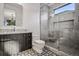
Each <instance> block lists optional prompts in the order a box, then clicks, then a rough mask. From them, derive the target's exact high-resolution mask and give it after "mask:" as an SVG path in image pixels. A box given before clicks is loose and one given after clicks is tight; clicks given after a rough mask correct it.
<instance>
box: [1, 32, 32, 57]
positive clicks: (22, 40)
mask: <svg viewBox="0 0 79 59" xmlns="http://www.w3.org/2000/svg"><path fill="white" fill-rule="evenodd" d="M30 48H32V33H31V32H26V33H25V32H22V33H21V32H13V33H0V51H1V52H0V55H3V56H5V55H13V54H17V53H18V52H21V51H24V50H27V49H30Z"/></svg>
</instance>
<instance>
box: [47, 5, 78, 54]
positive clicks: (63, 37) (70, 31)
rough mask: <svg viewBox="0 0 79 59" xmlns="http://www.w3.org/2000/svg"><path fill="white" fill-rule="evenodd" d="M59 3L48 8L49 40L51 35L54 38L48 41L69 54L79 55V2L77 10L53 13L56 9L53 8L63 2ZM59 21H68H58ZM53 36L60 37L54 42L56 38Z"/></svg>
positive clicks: (76, 6)
mask: <svg viewBox="0 0 79 59" xmlns="http://www.w3.org/2000/svg"><path fill="white" fill-rule="evenodd" d="M57 5H58V6H56V4H55V5H54V6H55V7H49V8H48V9H49V12H48V14H49V15H48V25H49V26H48V28H49V29H48V34H49V35H48V40H49V39H50V37H51V38H52V39H51V41H48V42H46V43H47V44H48V43H49V44H48V45H50V46H52V47H54V46H56V47H57V48H56V49H58V50H60V51H63V52H65V53H67V54H69V55H79V53H78V52H79V51H78V50H79V46H78V45H79V40H78V39H79V33H78V31H79V23H78V22H79V4H75V11H69V12H64V13H62V14H59V15H53V13H54V11H52V10H53V9H54V8H56V7H59V6H60V5H63V4H57ZM51 15H52V16H51ZM58 21H67V22H59V23H57V22H58ZM56 23H57V24H56ZM56 30H57V31H56ZM58 34H59V35H58ZM53 37H55V38H57V37H58V38H57V40H55V41H54V42H52V40H53V39H54V38H53Z"/></svg>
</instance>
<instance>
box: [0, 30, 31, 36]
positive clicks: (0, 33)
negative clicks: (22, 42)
mask: <svg viewBox="0 0 79 59" xmlns="http://www.w3.org/2000/svg"><path fill="white" fill-rule="evenodd" d="M17 33H30V31H14V32H0V35H4V34H17Z"/></svg>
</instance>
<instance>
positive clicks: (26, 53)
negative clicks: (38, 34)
mask: <svg viewBox="0 0 79 59" xmlns="http://www.w3.org/2000/svg"><path fill="white" fill-rule="evenodd" d="M14 56H56V54H55V53H53V52H52V51H50V50H49V49H48V48H47V47H44V48H43V52H42V53H37V52H36V51H34V50H33V49H29V50H25V51H23V52H20V53H18V54H17V55H14Z"/></svg>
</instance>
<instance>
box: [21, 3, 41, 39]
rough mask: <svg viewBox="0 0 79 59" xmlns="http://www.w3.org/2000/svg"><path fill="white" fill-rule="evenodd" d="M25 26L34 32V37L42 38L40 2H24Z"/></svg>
mask: <svg viewBox="0 0 79 59" xmlns="http://www.w3.org/2000/svg"><path fill="white" fill-rule="evenodd" d="M23 27H24V28H26V29H27V31H30V32H32V33H33V39H40V4H39V3H25V4H23Z"/></svg>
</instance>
